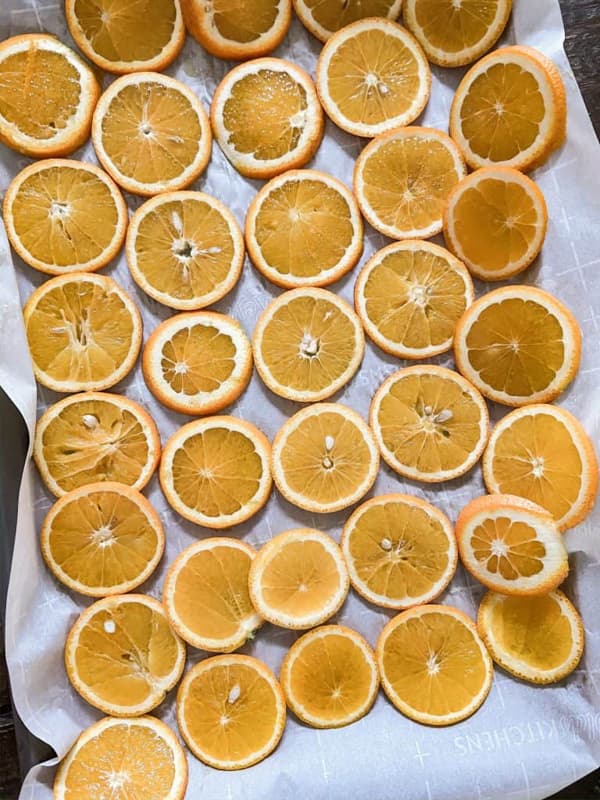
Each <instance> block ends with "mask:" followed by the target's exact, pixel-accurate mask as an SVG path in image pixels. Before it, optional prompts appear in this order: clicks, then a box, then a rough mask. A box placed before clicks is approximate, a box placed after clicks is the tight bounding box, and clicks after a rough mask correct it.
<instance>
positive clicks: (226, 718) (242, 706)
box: [177, 655, 286, 770]
mask: <svg viewBox="0 0 600 800" xmlns="http://www.w3.org/2000/svg"><path fill="white" fill-rule="evenodd" d="M285 716H286V715H285V698H284V695H283V692H282V690H281V686H280V685H279V683H278V682H277V679H276V678H275V676H274V675H273V673H272V672H271V670H270V669H269V668H268V667H267V666H265V665H264V664H263V663H262V662H260V661H258V659H256V658H251V657H250V656H241V655H226V656H214V657H213V658H207V659H205V660H204V661H200V663H198V664H196V665H195V666H194V667H192V669H191V670H190V671H189V672H188V673H187V674H186V676H185V677H184V679H183V681H182V682H181V686H180V688H179V692H178V693H177V722H178V724H179V730H180V731H181V735H182V736H183V738H184V739H185V742H186V744H187V746H188V747H189V748H190V750H191V751H192V753H193V754H194V755H195V756H196V758H199V759H200V760H201V761H204V763H205V764H208V765H209V766H211V767H215V768H216V769H228V770H231V769H244V768H245V767H250V766H252V764H256V763H258V762H259V761H262V760H263V759H264V758H266V757H267V756H268V755H270V753H272V752H273V750H274V749H275V748H276V747H277V745H278V744H279V740H280V739H281V737H282V735H283V729H284V727H285Z"/></svg>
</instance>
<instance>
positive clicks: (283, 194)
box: [246, 169, 363, 289]
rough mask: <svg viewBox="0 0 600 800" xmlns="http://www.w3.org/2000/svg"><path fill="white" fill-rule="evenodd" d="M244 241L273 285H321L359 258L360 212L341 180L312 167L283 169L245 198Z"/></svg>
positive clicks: (256, 264)
mask: <svg viewBox="0 0 600 800" xmlns="http://www.w3.org/2000/svg"><path fill="white" fill-rule="evenodd" d="M246 245H247V247H248V254H249V256H250V258H251V260H252V263H253V264H254V266H255V267H256V268H257V269H258V270H259V272H261V273H262V274H263V275H264V276H265V278H268V280H270V281H272V282H273V283H276V284H277V285H278V286H283V287H284V288H286V289H293V288H296V287H300V286H326V285H327V284H329V283H333V282H334V281H337V280H339V278H341V277H342V276H343V275H345V274H346V273H347V272H348V271H349V270H351V269H352V267H354V266H355V264H356V263H357V261H358V260H359V258H360V256H361V254H362V249H363V222H362V217H361V215H360V210H359V208H358V204H357V202H356V200H355V198H354V195H353V194H352V192H351V191H350V190H349V189H348V188H347V187H346V186H345V185H344V184H343V183H342V182H341V181H338V180H337V179H336V178H333V177H332V176H331V175H327V174H325V173H324V172H318V171H317V170H315V169H303V170H289V171H288V172H284V173H283V175H279V176H278V177H276V178H273V179H272V180H271V181H269V183H267V184H266V185H265V186H263V187H262V189H261V190H260V191H259V192H258V194H257V195H256V197H255V198H254V200H253V201H252V203H251V204H250V208H249V209H248V214H247V216H246Z"/></svg>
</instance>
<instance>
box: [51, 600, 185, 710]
mask: <svg viewBox="0 0 600 800" xmlns="http://www.w3.org/2000/svg"><path fill="white" fill-rule="evenodd" d="M65 666H66V669H67V675H68V677H69V680H70V681H71V683H72V684H73V687H74V688H75V689H76V690H77V692H78V693H79V694H80V695H81V696H82V697H83V699H84V700H86V701H87V702H88V703H89V704H90V705H92V706H95V707H96V708H99V709H100V710H101V711H104V713H105V714H111V715H112V716H114V717H128V716H132V717H133V716H139V715H141V714H146V713H147V712H148V711H151V710H152V709H153V708H156V706H158V705H160V703H162V701H163V700H164V699H165V697H166V694H167V692H169V691H170V690H171V689H172V688H173V687H174V686H175V684H176V683H177V681H178V680H179V678H180V677H181V675H182V673H183V668H184V666H185V645H184V644H183V642H182V641H181V639H180V638H179V637H178V636H177V635H176V634H175V633H174V632H173V631H172V630H171V627H170V625H169V622H168V620H167V617H166V614H165V612H164V609H163V607H162V605H161V604H160V603H159V602H158V600H155V599H154V598H153V597H148V596H147V595H144V594H123V595H113V596H112V597H105V598H104V599H103V600H97V601H96V602H95V603H94V604H93V605H91V606H90V607H89V608H86V609H85V611H83V612H82V613H81V614H80V616H79V617H78V619H77V621H76V622H75V624H74V625H73V627H72V628H71V630H70V632H69V635H68V637H67V643H66V645H65Z"/></svg>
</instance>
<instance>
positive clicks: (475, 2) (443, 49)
mask: <svg viewBox="0 0 600 800" xmlns="http://www.w3.org/2000/svg"><path fill="white" fill-rule="evenodd" d="M511 8H512V0H458V2H457V1H456V0H405V3H404V8H403V15H404V24H405V25H406V27H407V28H408V29H409V30H410V31H412V32H413V34H414V35H415V36H416V37H417V39H418V40H419V42H420V43H421V45H422V47H423V49H424V50H425V52H426V53H427V58H428V59H429V60H430V61H431V62H433V63H434V64H438V65H439V66H440V67H462V66H464V65H465V64H471V63H472V62H473V61H477V59H478V58H481V56H482V55H484V53H487V51H488V50H491V49H492V47H493V46H494V45H495V44H496V42H497V41H498V39H499V38H500V37H501V36H502V32H503V31H504V28H505V27H506V23H507V22H508V18H509V17H510V12H511Z"/></svg>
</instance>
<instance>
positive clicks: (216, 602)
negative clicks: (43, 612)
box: [163, 537, 262, 653]
mask: <svg viewBox="0 0 600 800" xmlns="http://www.w3.org/2000/svg"><path fill="white" fill-rule="evenodd" d="M255 555H256V552H255V550H253V548H252V547H250V545H248V544H245V543H244V542H240V541H238V540H237V539H226V538H223V537H211V538H209V539H202V540H201V541H200V542H196V543H195V544H192V545H190V546H189V547H186V548H185V550H183V551H182V552H181V553H180V554H179V555H178V556H177V558H176V559H175V561H174V562H173V564H172V565H171V568H170V569H169V572H168V573H167V577H166V578H165V582H164V586H163V603H164V606H165V610H166V612H167V616H168V617H169V621H170V622H171V625H172V626H173V628H174V629H175V630H176V631H177V633H178V634H179V635H180V636H181V638H182V639H184V640H185V641H186V642H188V644H191V645H193V646H194V647H197V648H198V649H199V650H209V651H214V652H217V653H229V652H230V651H231V650H237V648H238V647H241V646H242V645H243V644H244V643H245V642H246V641H247V640H248V639H252V638H253V634H254V631H255V630H256V629H257V628H259V627H260V626H261V625H262V618H261V617H260V615H259V614H257V613H256V611H255V609H254V606H253V605H252V602H251V601H250V595H249V593H248V573H249V572H250V565H251V564H252V560H253V558H254V556H255Z"/></svg>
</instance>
